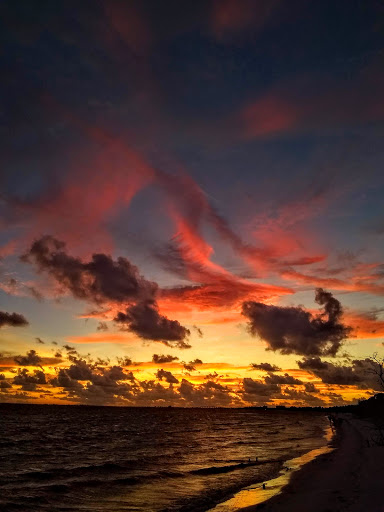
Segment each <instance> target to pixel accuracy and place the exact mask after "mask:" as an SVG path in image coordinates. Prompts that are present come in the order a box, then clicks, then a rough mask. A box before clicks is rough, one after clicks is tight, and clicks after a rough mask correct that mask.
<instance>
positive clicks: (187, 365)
mask: <svg viewBox="0 0 384 512" xmlns="http://www.w3.org/2000/svg"><path fill="white" fill-rule="evenodd" d="M200 364H203V361H202V360H201V359H194V360H193V361H189V363H183V367H184V369H185V370H187V371H188V372H194V371H195V370H196V366H198V365H200Z"/></svg>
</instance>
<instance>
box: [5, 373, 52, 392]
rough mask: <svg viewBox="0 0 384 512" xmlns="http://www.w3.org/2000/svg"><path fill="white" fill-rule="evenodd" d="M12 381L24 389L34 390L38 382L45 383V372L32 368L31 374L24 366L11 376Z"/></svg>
mask: <svg viewBox="0 0 384 512" xmlns="http://www.w3.org/2000/svg"><path fill="white" fill-rule="evenodd" d="M13 383H14V384H17V385H19V386H21V389H23V390H24V391H36V388H37V385H38V384H46V383H47V381H46V378H45V373H44V372H43V371H41V370H34V373H33V374H31V373H29V371H28V370H27V369H26V368H23V369H22V370H19V372H18V374H17V375H16V376H15V377H14V378H13Z"/></svg>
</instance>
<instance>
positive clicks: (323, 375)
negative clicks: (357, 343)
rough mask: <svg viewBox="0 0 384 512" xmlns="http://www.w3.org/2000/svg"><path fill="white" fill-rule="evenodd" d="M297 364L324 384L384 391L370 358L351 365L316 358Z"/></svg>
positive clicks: (307, 358)
mask: <svg viewBox="0 0 384 512" xmlns="http://www.w3.org/2000/svg"><path fill="white" fill-rule="evenodd" d="M297 364H298V365H299V368H301V369H302V370H306V371H308V372H310V373H312V374H313V375H316V377H319V378H320V379H321V380H322V382H324V384H337V385H339V386H349V385H353V386H357V387H359V388H360V389H367V388H371V389H374V390H376V391H380V390H382V387H381V385H380V382H379V379H378V378H377V376H376V375H375V374H374V373H373V371H372V370H373V364H374V363H373V362H372V360H371V359H369V358H366V359H355V360H353V361H352V362H351V364H350V365H342V364H334V363H330V362H328V361H323V360H321V359H320V357H318V356H315V357H305V358H304V359H303V360H302V361H298V362H297Z"/></svg>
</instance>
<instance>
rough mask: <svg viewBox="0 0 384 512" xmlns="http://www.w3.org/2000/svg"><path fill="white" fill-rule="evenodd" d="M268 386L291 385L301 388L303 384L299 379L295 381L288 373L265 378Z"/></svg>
mask: <svg viewBox="0 0 384 512" xmlns="http://www.w3.org/2000/svg"><path fill="white" fill-rule="evenodd" d="M264 380H265V383H266V384H289V385H291V386H301V385H302V384H303V382H302V381H301V380H299V379H295V378H294V377H292V376H291V375H288V373H285V374H284V375H276V374H270V375H267V376H266V377H265V379H264Z"/></svg>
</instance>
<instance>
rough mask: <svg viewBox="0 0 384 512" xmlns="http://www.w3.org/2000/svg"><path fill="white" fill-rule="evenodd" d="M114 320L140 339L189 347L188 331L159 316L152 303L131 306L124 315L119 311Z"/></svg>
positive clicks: (154, 304) (155, 306)
mask: <svg viewBox="0 0 384 512" xmlns="http://www.w3.org/2000/svg"><path fill="white" fill-rule="evenodd" d="M114 320H115V322H116V323H118V324H122V325H123V326H124V327H126V328H127V329H128V330H129V331H132V332H134V333H135V334H137V336H139V337H140V338H142V339H145V340H152V341H160V342H161V343H164V344H165V345H168V346H173V347H177V348H182V349H184V348H190V346H191V345H189V344H188V343H187V342H186V339H187V338H188V337H189V335H190V331H189V329H187V328H186V327H184V326H182V325H181V324H180V323H179V322H178V321H177V320H170V319H169V318H167V317H165V316H163V315H161V314H160V313H159V309H158V306H157V304H156V303H155V302H153V301H145V302H140V303H137V304H133V305H132V306H129V307H128V308H127V310H126V312H125V313H122V312H121V311H120V312H119V313H118V314H117V316H116V317H115V319H114Z"/></svg>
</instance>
